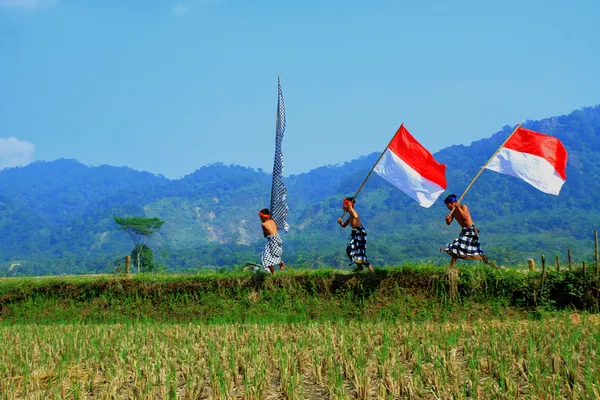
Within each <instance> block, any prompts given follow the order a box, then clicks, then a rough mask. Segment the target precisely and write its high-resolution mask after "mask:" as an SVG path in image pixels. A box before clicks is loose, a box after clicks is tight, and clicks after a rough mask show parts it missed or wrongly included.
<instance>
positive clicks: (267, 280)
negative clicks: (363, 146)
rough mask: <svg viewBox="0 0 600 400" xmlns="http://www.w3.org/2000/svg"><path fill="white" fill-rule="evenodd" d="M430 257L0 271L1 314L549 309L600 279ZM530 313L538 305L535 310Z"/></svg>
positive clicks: (242, 318)
mask: <svg viewBox="0 0 600 400" xmlns="http://www.w3.org/2000/svg"><path fill="white" fill-rule="evenodd" d="M458 271H459V273H458V274H452V273H449V272H448V270H447V269H446V268H442V267H436V266H433V265H413V266H404V267H397V268H390V269H378V270H376V272H375V273H374V274H371V273H368V272H361V273H358V274H352V273H348V272H343V271H337V270H313V271H285V272H283V273H279V274H277V275H276V276H270V275H265V274H250V273H242V272H238V273H225V274H218V273H214V272H213V273H201V274H195V275H168V274H142V275H134V276H132V277H119V276H99V277H85V276H81V277H52V278H11V279H3V280H0V307H1V309H0V321H1V322H0V323H57V322H61V323H62V322H82V323H108V322H126V321H132V320H133V321H161V322H169V321H170V322H185V321H202V322H208V323H235V322H247V323H255V322H256V323H258V322H267V323H268V322H300V321H331V320H347V319H354V320H390V319H392V320H393V319H398V318H401V319H405V320H419V321H426V320H437V321H446V320H448V319H452V318H463V319H467V318H470V316H471V315H472V314H473V313H474V312H485V313H488V314H490V315H498V316H502V315H504V314H507V313H508V314H510V313H520V312H528V311H535V312H539V311H540V310H542V311H543V310H553V309H562V308H568V309H581V310H588V311H592V312H597V311H598V309H599V301H600V280H599V279H598V278H596V277H594V276H593V275H592V274H591V273H590V272H588V273H587V274H586V275H583V274H582V272H581V271H580V270H577V271H569V270H566V271H561V272H560V273H557V272H549V273H547V275H546V276H545V278H544V286H543V287H542V279H541V274H540V273H532V274H529V273H523V272H520V271H517V270H512V269H509V270H504V269H493V268H490V267H487V266H484V267H461V268H460V269H459V270H458ZM534 315H535V313H534Z"/></svg>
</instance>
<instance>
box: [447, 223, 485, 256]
mask: <svg viewBox="0 0 600 400" xmlns="http://www.w3.org/2000/svg"><path fill="white" fill-rule="evenodd" d="M444 251H445V252H446V253H448V254H450V255H451V256H456V257H458V258H461V259H463V260H481V259H482V258H484V257H485V254H484V253H483V250H481V244H479V234H478V232H477V228H475V225H471V226H465V227H464V228H462V230H461V231H460V235H458V238H457V239H454V240H453V241H452V243H448V244H447V245H446V247H445V249H444Z"/></svg>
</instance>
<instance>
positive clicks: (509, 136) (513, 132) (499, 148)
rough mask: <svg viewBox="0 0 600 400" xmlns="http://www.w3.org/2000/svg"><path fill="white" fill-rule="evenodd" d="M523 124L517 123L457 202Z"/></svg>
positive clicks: (451, 211) (459, 200)
mask: <svg viewBox="0 0 600 400" xmlns="http://www.w3.org/2000/svg"><path fill="white" fill-rule="evenodd" d="M521 125H523V124H522V123H521V124H519V125H517V127H516V128H515V130H514V131H512V133H511V134H510V135H508V137H507V138H506V140H505V141H504V142H502V144H501V145H500V147H498V150H496V151H495V152H494V154H492V156H491V157H490V159H489V160H487V162H486V163H485V164H484V165H483V167H481V169H480V170H479V172H478V173H477V175H475V178H473V180H472V181H471V183H469V186H467V188H466V189H465V191H464V192H463V193H462V195H461V196H460V198H459V199H458V200H457V201H456V202H457V203H460V202H461V201H462V199H463V198H464V197H465V195H466V194H467V192H468V191H469V189H471V186H473V184H474V183H475V181H476V180H477V178H479V176H480V175H481V174H482V173H483V170H484V169H485V168H486V167H487V166H488V165H489V163H491V162H492V160H493V159H494V157H496V154H498V153H499V152H500V150H502V148H503V147H504V145H505V144H506V143H507V142H508V141H509V139H510V138H511V137H512V136H513V135H514V134H515V132H516V131H517V130H518V129H519V128H520V127H521ZM455 209H456V207H453V208H452V210H450V215H452V214H453V213H454V210H455Z"/></svg>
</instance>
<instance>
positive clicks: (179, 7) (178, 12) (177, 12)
mask: <svg viewBox="0 0 600 400" xmlns="http://www.w3.org/2000/svg"><path fill="white" fill-rule="evenodd" d="M0 1H1V0H0ZM186 11H187V9H186V8H185V6H184V5H183V4H177V5H176V6H175V7H174V8H173V14H175V15H183V14H185V13H186Z"/></svg>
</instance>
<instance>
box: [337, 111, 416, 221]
mask: <svg viewBox="0 0 600 400" xmlns="http://www.w3.org/2000/svg"><path fill="white" fill-rule="evenodd" d="M403 126H404V122H403V123H401V124H400V128H398V130H397V131H396V133H395V134H394V136H392V138H391V139H390V141H389V142H388V144H387V146H385V149H383V151H382V152H381V154H380V155H379V158H378V159H377V161H375V164H373V167H371V170H370V171H369V173H368V174H367V177H366V178H365V180H364V181H363V182H362V183H361V184H360V187H359V188H358V190H357V191H356V194H355V195H354V197H353V198H352V199H353V200H354V201H356V197H357V196H358V194H359V193H360V191H361V190H362V188H363V187H364V186H365V183H367V180H368V179H369V177H370V176H371V174H372V173H373V170H374V169H375V167H376V166H377V164H379V161H381V158H382V157H383V155H384V154H385V151H386V150H387V149H388V147H390V144H392V141H393V140H394V139H395V138H396V136H398V133H399V132H400V129H401V128H402V127H403ZM346 213H347V211H346V210H344V213H343V214H342V216H341V217H340V218H344V215H346Z"/></svg>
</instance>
